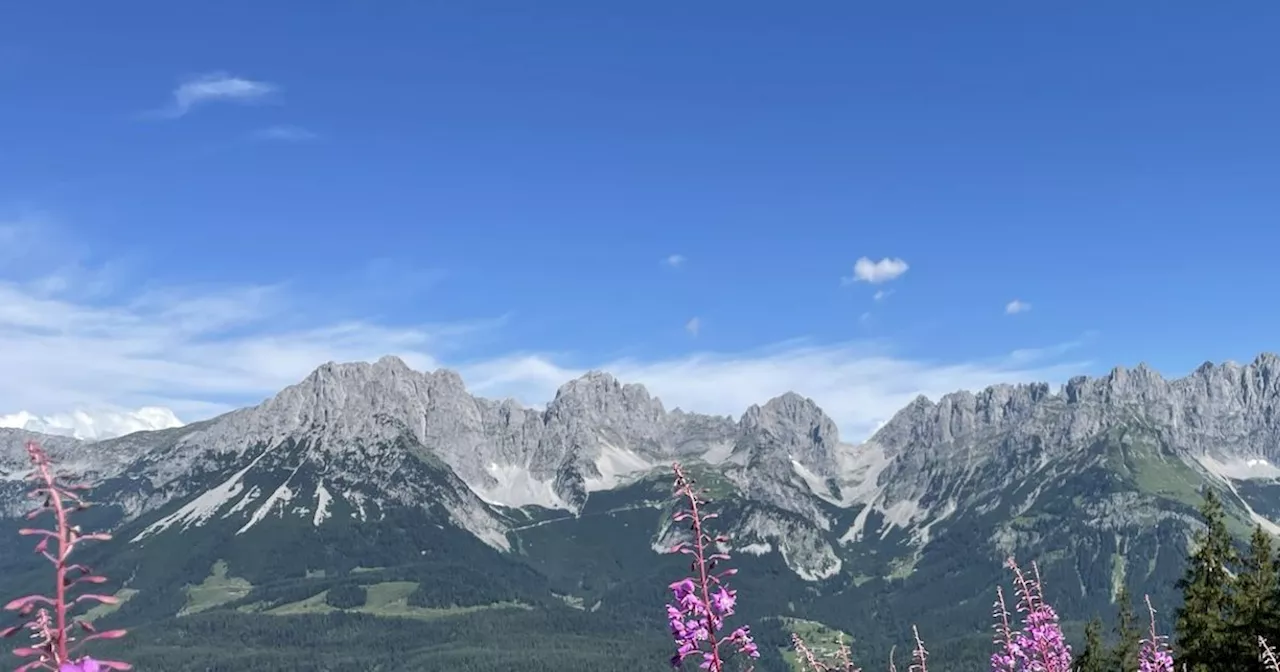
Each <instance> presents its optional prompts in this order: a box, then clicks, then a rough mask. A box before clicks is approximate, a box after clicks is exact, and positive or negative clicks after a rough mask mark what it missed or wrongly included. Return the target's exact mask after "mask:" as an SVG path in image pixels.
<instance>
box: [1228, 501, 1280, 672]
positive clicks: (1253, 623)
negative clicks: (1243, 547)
mask: <svg viewBox="0 0 1280 672" xmlns="http://www.w3.org/2000/svg"><path fill="white" fill-rule="evenodd" d="M1276 579H1277V577H1276V558H1275V555H1274V550H1273V549H1272V545H1271V535H1270V534H1269V533H1267V532H1266V531H1265V530H1263V529H1262V526H1261V525H1258V526H1256V527H1254V528H1253V536H1252V537H1251V538H1250V539H1249V554H1248V555H1246V556H1245V557H1244V558H1243V559H1242V560H1241V563H1240V573H1239V575H1238V576H1237V577H1236V581H1235V595H1234V605H1233V610H1232V611H1233V613H1232V620H1231V623H1230V624H1229V625H1230V630H1231V633H1230V636H1231V639H1232V643H1233V644H1234V648H1235V651H1234V652H1233V654H1234V662H1235V664H1236V665H1237V666H1238V667H1240V668H1242V669H1243V668H1256V667H1258V665H1259V660H1258V653H1259V652H1258V645H1257V642H1258V636H1259V635H1262V636H1264V637H1268V638H1270V637H1271V635H1272V632H1271V629H1272V628H1274V627H1275V623H1276V618H1277V615H1278V610H1277V608H1276V607H1277V605H1276V600H1275V598H1276V588H1277V580H1276Z"/></svg>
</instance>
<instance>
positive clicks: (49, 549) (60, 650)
mask: <svg viewBox="0 0 1280 672" xmlns="http://www.w3.org/2000/svg"><path fill="white" fill-rule="evenodd" d="M27 456H28V457H29V458H30V459H31V466H32V467H33V469H32V472H31V474H30V476H28V479H29V480H31V481H33V482H34V483H35V487H34V488H33V489H32V491H31V493H30V495H29V496H30V497H31V498H32V499H36V500H40V501H42V502H43V503H42V504H41V505H40V506H38V507H36V508H35V509H32V510H31V511H29V512H28V513H27V515H26V518H27V520H34V519H36V518H38V517H39V516H41V515H42V514H45V513H52V514H53V529H52V530H45V529H40V528H24V529H21V530H18V534H20V535H22V536H33V537H36V538H37V539H38V540H39V541H38V542H37V543H36V547H35V552H36V553H37V554H39V555H41V556H43V557H44V558H45V559H46V560H48V561H49V563H50V564H51V565H53V570H54V593H53V595H52V596H48V595H38V594H37V595H25V596H23V597H19V598H17V599H15V600H11V601H10V602H9V603H8V604H5V605H4V610H5V611H13V612H16V613H17V614H18V616H19V617H21V618H25V619H27V620H26V621H25V622H23V623H20V624H18V625H14V626H10V627H7V628H0V638H3V637H12V636H13V635H15V634H17V633H18V632H21V631H23V630H27V631H30V633H31V639H32V640H33V643H31V644H28V645H27V646H22V647H18V648H16V649H14V650H13V653H14V655H15V656H17V657H19V658H28V659H32V660H30V661H29V662H27V663H25V664H23V665H21V666H20V667H19V668H18V670H20V671H21V672H30V671H32V670H52V671H54V672H100V671H101V670H104V669H106V670H129V669H132V666H131V665H129V664H128V663H121V662H117V661H112V660H95V659H93V658H89V657H87V656H86V657H82V658H79V659H78V660H77V659H76V658H75V657H74V655H73V654H75V653H76V651H77V650H78V649H79V648H80V647H81V646H83V645H84V644H86V643H88V642H90V641H93V640H95V639H117V638H120V637H123V636H124V635H125V631H124V630H106V631H99V630H98V629H97V628H95V627H94V626H93V624H92V623H90V622H89V621H87V620H84V619H82V618H81V619H72V618H70V617H69V612H70V610H71V607H72V606H73V605H75V604H79V603H82V602H97V603H99V604H117V603H118V602H119V600H117V599H116V598H115V597H112V596H111V595H99V594H95V593H84V594H81V595H80V596H78V597H72V596H71V595H70V594H69V593H70V591H72V590H73V589H77V590H78V589H79V588H80V587H81V586H82V584H101V583H105V582H106V581H107V578H106V577H104V576H101V575H99V574H95V573H94V571H93V570H92V569H90V568H89V567H86V566H84V565H81V564H73V563H71V562H70V560H69V557H70V555H71V552H72V551H73V550H75V548H76V547H77V546H78V545H79V544H81V543H83V542H86V541H105V540H107V539H110V538H111V535H109V534H102V533H85V532H82V531H81V530H80V526H79V525H73V524H72V523H71V522H70V521H69V519H68V518H69V516H70V515H71V514H72V513H75V512H77V511H82V510H84V509H85V508H87V507H88V506H89V504H88V503H87V502H85V501H84V499H82V498H81V496H80V494H78V493H81V492H84V491H85V490H88V489H89V488H88V486H86V485H66V484H64V483H63V482H62V481H61V480H60V479H59V478H58V477H57V476H56V475H55V474H54V473H53V465H52V463H51V462H50V461H49V457H48V456H47V455H46V454H45V452H44V450H42V449H41V448H40V445H39V444H37V443H35V442H34V441H32V442H28V443H27ZM73 626H78V628H79V629H80V630H81V631H82V632H84V633H86V634H85V636H84V637H82V638H77V637H75V636H73Z"/></svg>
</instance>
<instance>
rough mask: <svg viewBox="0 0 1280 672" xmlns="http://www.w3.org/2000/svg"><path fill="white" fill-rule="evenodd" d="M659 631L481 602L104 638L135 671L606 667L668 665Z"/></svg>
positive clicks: (187, 624) (219, 616)
mask: <svg viewBox="0 0 1280 672" xmlns="http://www.w3.org/2000/svg"><path fill="white" fill-rule="evenodd" d="M662 635H663V633H662V632H661V630H660V629H654V631H652V632H644V633H636V632H635V631H634V630H633V629H631V628H625V627H619V626H618V625H617V624H615V623H611V622H610V620H609V619H608V618H601V617H600V615H598V614H587V613H582V612H577V611H574V610H558V611H555V610H522V609H505V610H489V611H486V612H483V613H474V614H461V615H457V616H453V617H450V618H442V619H436V620H415V619H387V618H379V617H375V616H366V615H362V614H345V613H332V614H324V615H299V616H266V615H259V614H237V613H234V612H210V613H207V614H199V615H195V616H190V617H186V618H181V619H175V620H170V621H166V622H165V623H163V624H155V625H152V626H141V627H138V628H136V629H135V630H133V631H131V632H130V636H129V637H126V638H124V639H121V640H118V641H112V642H103V643H102V646H100V647H98V648H97V649H95V651H96V652H98V653H99V654H100V655H102V656H103V657H107V658H110V657H118V658H119V659H125V660H129V661H130V662H132V663H134V666H135V669H137V670H139V672H151V671H154V672H161V671H163V672H171V671H173V670H208V671H223V670H225V671H226V672H233V671H234V672H293V671H295V670H296V671H298V672H302V671H304V670H305V671H307V672H315V671H317V670H325V671H329V672H346V671H348V670H349V671H351V672H357V671H359V672H373V671H377V670H387V671H392V670H395V671H397V672H399V671H400V670H424V671H435V670H440V671H442V672H443V671H446V670H448V671H451V672H472V671H474V672H481V671H482V670H483V671H485V672H492V671H494V670H511V671H512V672H515V671H516V670H520V671H521V672H528V671H529V670H535V671H539V670H547V671H548V672H551V671H552V670H554V671H555V672H575V671H578V670H581V671H582V672H587V671H588V670H590V671H592V672H611V671H614V670H616V671H618V672H623V671H624V670H628V671H631V670H635V671H640V672H643V671H644V670H654V671H655V672H657V671H658V670H663V669H669V666H668V665H667V663H666V660H667V659H668V657H669V656H670V651H669V649H670V646H669V645H668V643H667V642H666V640H665V638H664V637H663V636H662Z"/></svg>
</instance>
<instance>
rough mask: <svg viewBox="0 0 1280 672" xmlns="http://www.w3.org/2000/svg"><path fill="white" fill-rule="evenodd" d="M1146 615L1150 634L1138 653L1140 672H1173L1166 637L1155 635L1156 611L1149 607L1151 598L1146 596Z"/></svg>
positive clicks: (1171, 658)
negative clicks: (1149, 618)
mask: <svg viewBox="0 0 1280 672" xmlns="http://www.w3.org/2000/svg"><path fill="white" fill-rule="evenodd" d="M1144 599H1145V600H1146V602H1147V613H1149V614H1150V615H1151V631H1150V632H1151V634H1150V635H1148V636H1147V638H1146V639H1144V640H1142V650H1141V651H1139V652H1138V670H1139V671H1140V672H1173V655H1172V654H1170V653H1169V646H1168V643H1167V639H1168V638H1167V637H1165V636H1164V635H1158V634H1156V610H1155V608H1154V607H1152V606H1151V596H1150V595H1146V596H1144Z"/></svg>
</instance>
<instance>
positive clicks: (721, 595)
mask: <svg viewBox="0 0 1280 672" xmlns="http://www.w3.org/2000/svg"><path fill="white" fill-rule="evenodd" d="M672 469H673V470H674V471H675V476H676V482H675V492H676V495H678V496H679V497H681V498H682V499H684V501H685V502H686V504H687V507H688V508H685V509H681V510H679V511H677V512H676V514H675V516H674V517H673V519H674V520H675V521H676V522H685V521H687V522H688V523H689V529H690V530H691V531H692V532H693V539H692V541H690V542H682V543H680V544H677V545H676V547H675V548H673V549H672V552H673V553H684V554H686V555H691V556H693V558H692V562H691V563H690V571H692V572H693V573H694V576H692V577H688V578H684V579H680V580H679V581H676V582H675V583H672V584H671V585H670V586H668V587H669V588H670V589H671V594H672V597H674V598H675V604H668V605H667V627H668V629H669V630H670V631H671V638H672V640H673V641H674V642H675V645H676V653H675V655H673V656H672V657H671V665H672V666H673V667H679V666H680V665H681V664H683V663H684V660H685V659H686V658H689V657H690V656H694V655H695V654H700V656H699V657H700V658H701V661H700V662H699V664H698V666H699V667H700V668H702V669H704V670H710V671H711V672H721V670H722V669H723V667H724V659H723V657H722V656H721V650H720V649H721V646H722V645H723V644H725V643H726V642H728V643H729V644H730V645H731V646H732V647H733V648H734V649H735V650H736V651H737V652H738V653H740V654H742V655H745V656H747V657H750V658H758V657H760V650H759V648H758V647H757V646H756V644H755V642H754V641H753V640H752V639H751V631H750V629H748V628H747V627H746V626H743V627H741V628H738V629H736V630H734V631H733V632H731V633H730V634H729V635H728V636H727V637H722V636H721V635H720V634H719V633H720V632H721V631H722V630H723V629H724V619H726V618H728V617H729V616H732V615H733V610H734V607H735V606H736V604H737V592H736V591H733V590H731V589H730V588H729V587H728V585H726V583H725V579H726V578H727V577H729V576H732V575H733V574H734V573H735V571H736V570H733V569H726V570H722V571H719V572H717V571H716V568H717V566H718V565H719V564H720V563H722V562H723V561H725V560H728V559H729V555H728V554H727V553H722V552H718V548H717V546H718V544H721V543H724V542H726V541H728V538H727V537H723V536H716V537H713V536H711V535H710V534H708V533H707V531H706V528H705V523H706V521H708V520H711V519H713V518H715V517H716V514H714V513H711V514H709V513H706V512H705V511H704V510H703V507H704V506H705V505H706V504H707V500H706V499H704V498H703V497H702V495H701V494H700V493H699V492H698V491H697V490H696V489H695V488H694V484H693V480H692V479H690V478H688V477H687V476H686V475H685V473H684V470H683V469H682V468H681V467H680V465H679V464H676V465H674V466H673V467H672Z"/></svg>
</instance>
